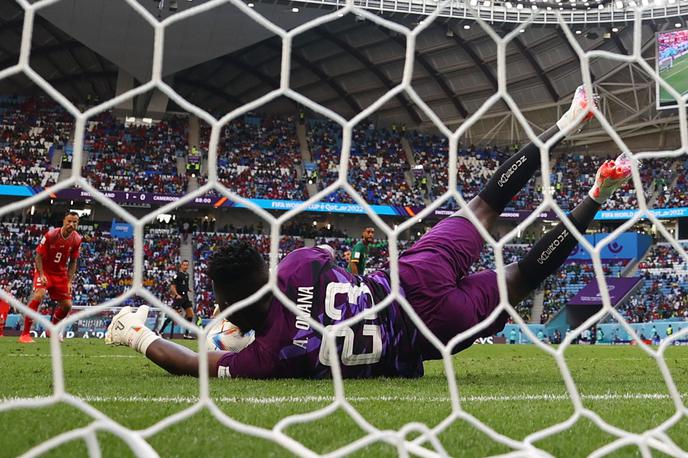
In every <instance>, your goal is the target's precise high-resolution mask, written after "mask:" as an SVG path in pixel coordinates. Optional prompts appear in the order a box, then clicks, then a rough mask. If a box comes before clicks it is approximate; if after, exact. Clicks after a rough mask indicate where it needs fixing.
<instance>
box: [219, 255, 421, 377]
mask: <svg viewBox="0 0 688 458" xmlns="http://www.w3.org/2000/svg"><path fill="white" fill-rule="evenodd" d="M277 277H278V286H279V289H280V290H281V291H282V292H283V293H284V294H285V295H286V296H287V297H289V298H290V299H291V300H292V301H293V302H294V303H295V304H296V305H297V306H298V308H299V310H300V311H301V313H302V316H295V315H294V314H293V313H292V312H291V311H290V310H288V309H287V308H286V307H284V306H283V305H282V303H281V302H280V301H279V300H277V299H276V298H275V299H273V300H272V304H271V305H270V309H269V312H268V317H267V319H266V322H265V325H264V326H263V328H262V329H260V330H259V331H257V332H256V339H255V341H254V342H253V343H251V344H250V345H249V346H248V347H246V348H245V349H243V350H242V351H241V352H239V353H227V354H226V355H224V356H223V357H222V358H221V359H220V361H219V362H218V376H219V377H248V378H284V377H307V378H324V377H329V376H330V375H331V370H330V366H331V362H330V350H328V349H327V348H326V345H323V341H322V338H321V337H322V336H321V335H320V334H319V333H318V332H316V331H315V330H313V329H312V328H311V326H310V325H309V324H308V322H307V321H306V320H305V319H304V318H303V316H305V315H308V316H310V317H311V318H312V319H313V320H315V321H317V322H319V323H321V324H322V325H324V326H330V325H333V324H336V323H339V322H341V321H344V320H346V319H348V318H351V317H353V316H357V315H359V314H360V313H365V311H366V310H368V309H370V308H371V307H373V305H375V304H376V303H379V302H380V301H382V300H383V299H384V298H386V297H387V296H388V295H389V294H390V290H391V287H390V284H389V279H388V277H387V275H386V274H385V273H384V272H375V273H373V274H372V275H368V276H355V275H352V274H351V273H349V272H347V271H346V270H344V269H342V268H340V267H337V265H336V264H335V263H334V261H333V259H332V256H331V253H330V252H329V251H328V250H327V249H325V248H319V247H316V248H301V249H298V250H295V251H293V252H292V253H290V254H289V255H288V256H287V257H285V258H284V259H283V260H282V262H281V263H280V264H279V266H278V275H277ZM364 316H365V319H363V320H361V321H359V322H358V323H356V324H354V325H352V326H351V327H345V328H342V329H341V330H339V332H338V333H337V337H336V338H335V341H336V346H337V350H336V354H337V356H338V358H339V362H340V367H341V371H342V375H343V376H344V377H345V378H356V377H377V376H389V377H420V376H422V375H423V360H422V357H421V354H420V351H419V350H417V349H416V348H415V347H416V346H417V345H415V343H416V342H415V340H416V338H417V335H418V331H417V330H416V328H415V326H414V325H413V324H412V323H411V322H410V320H409V319H408V317H407V316H406V314H405V313H404V312H403V311H402V309H401V307H400V306H399V304H397V303H396V302H391V303H390V304H389V305H388V306H387V307H385V308H384V309H383V310H382V311H380V312H378V313H377V314H371V313H368V314H367V315H364Z"/></svg>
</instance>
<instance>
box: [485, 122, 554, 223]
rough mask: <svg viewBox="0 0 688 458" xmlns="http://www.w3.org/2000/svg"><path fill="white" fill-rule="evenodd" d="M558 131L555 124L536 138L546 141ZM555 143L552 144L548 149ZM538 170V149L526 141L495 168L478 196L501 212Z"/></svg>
mask: <svg viewBox="0 0 688 458" xmlns="http://www.w3.org/2000/svg"><path fill="white" fill-rule="evenodd" d="M558 132H559V128H558V127H557V126H556V125H555V126H553V127H551V128H550V129H549V130H547V131H545V132H544V133H543V134H542V135H540V136H539V137H538V138H539V139H540V140H542V141H543V142H546V141H547V140H549V139H550V138H552V137H553V136H554V135H555V134H557V133H558ZM560 141H561V140H560ZM557 144H558V143H556V144H555V145H553V146H552V148H550V151H551V150H552V149H554V147H555V146H556V145H557ZM538 170H540V149H539V148H538V147H537V146H536V145H535V144H534V143H528V144H527V145H526V146H524V147H523V148H521V149H520V150H519V151H518V152H517V153H516V154H514V155H513V156H511V157H510V158H509V159H508V160H507V161H506V162H504V163H503V164H502V165H501V166H500V167H499V168H498V169H497V171H496V172H495V174H494V176H493V177H492V178H491V179H490V181H488V182H487V185H485V188H484V189H483V190H482V191H480V194H479V196H480V198H481V199H482V200H484V201H485V202H486V203H487V204H488V205H489V206H490V207H491V208H492V209H493V210H494V211H496V212H499V213H502V212H503V211H504V208H506V206H507V205H508V204H509V202H511V199H513V198H514V196H515V195H516V194H518V193H519V191H521V189H523V187H524V186H525V185H526V183H528V180H530V179H531V178H532V177H533V175H534V174H535V172H537V171H538Z"/></svg>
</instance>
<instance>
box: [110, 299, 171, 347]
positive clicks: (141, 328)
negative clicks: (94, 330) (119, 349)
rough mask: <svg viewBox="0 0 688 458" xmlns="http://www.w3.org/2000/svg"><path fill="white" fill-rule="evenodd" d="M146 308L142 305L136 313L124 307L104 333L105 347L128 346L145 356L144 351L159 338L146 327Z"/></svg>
mask: <svg viewBox="0 0 688 458" xmlns="http://www.w3.org/2000/svg"><path fill="white" fill-rule="evenodd" d="M147 317H148V306H147V305H142V306H141V307H139V308H138V309H137V310H136V312H133V311H132V309H131V307H124V308H123V309H122V310H120V312H119V313H118V314H117V315H115V317H114V318H113V319H112V323H110V326H108V328H107V332H105V343H106V344H107V345H128V346H130V347H131V348H133V349H134V350H136V351H138V352H139V353H143V354H144V355H145V354H146V350H147V349H148V347H149V346H150V344H152V343H153V342H155V341H156V340H158V339H160V336H156V335H155V333H153V331H151V330H150V329H148V328H147V327H146V318H147Z"/></svg>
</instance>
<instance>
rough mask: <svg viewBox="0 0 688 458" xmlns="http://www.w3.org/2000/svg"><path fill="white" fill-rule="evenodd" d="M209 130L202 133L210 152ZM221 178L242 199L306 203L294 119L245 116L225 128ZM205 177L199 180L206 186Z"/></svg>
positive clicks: (219, 150)
mask: <svg viewBox="0 0 688 458" xmlns="http://www.w3.org/2000/svg"><path fill="white" fill-rule="evenodd" d="M209 137H210V131H209V130H208V129H207V128H205V129H203V130H202V133H201V138H202V140H203V142H204V143H202V145H201V147H202V148H204V149H206V150H207V147H208V145H207V141H208V139H209ZM217 161H218V178H219V181H220V182H221V183H222V184H223V185H225V186H226V187H227V188H228V189H229V190H231V191H234V192H235V193H237V194H239V195H240V196H242V197H248V198H256V199H276V200H306V199H307V194H306V187H305V180H304V179H303V177H302V175H303V170H302V164H301V163H302V160H301V151H300V146H299V141H298V138H297V135H296V125H295V123H294V120H293V119H292V118H279V117H272V116H265V117H262V116H258V115H246V116H244V117H242V118H240V119H236V120H233V121H231V122H230V123H229V124H227V126H225V128H224V130H223V132H222V135H221V139H220V145H219V149H218V159H217ZM205 182H206V177H201V178H200V179H199V184H204V183H205Z"/></svg>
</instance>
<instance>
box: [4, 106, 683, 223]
mask: <svg viewBox="0 0 688 458" xmlns="http://www.w3.org/2000/svg"><path fill="white" fill-rule="evenodd" d="M305 125H306V137H307V143H308V147H309V149H310V152H311V155H312V159H313V164H310V163H309V164H308V165H309V167H307V168H308V169H309V170H312V173H310V174H309V175H308V176H307V177H306V172H305V170H304V167H303V166H304V164H303V163H302V153H301V145H300V144H299V139H298V135H297V128H296V121H295V119H294V118H293V117H287V116H282V117H280V116H267V115H260V114H247V115H244V116H242V117H240V118H238V119H236V120H233V121H231V122H230V123H228V124H227V125H226V126H225V127H224V129H223V131H222V133H221V136H220V143H219V147H218V148H219V149H218V177H219V179H220V181H221V182H222V183H223V184H224V185H226V186H227V187H228V188H229V189H230V190H232V191H234V192H236V193H238V194H239V195H241V196H243V197H249V198H265V199H277V200H306V199H307V198H308V192H307V189H306V182H307V181H311V182H312V183H314V184H316V185H317V189H319V190H322V189H324V188H325V187H327V186H328V185H330V184H331V183H333V182H334V181H335V180H336V179H337V177H338V176H339V169H340V167H339V164H340V157H341V146H342V145H341V142H342V130H341V127H340V126H339V125H338V124H336V123H334V122H332V121H329V120H319V119H309V120H307V122H306V123H305ZM73 129H74V121H73V119H72V117H71V116H70V115H69V114H68V113H67V112H66V111H65V110H64V109H63V108H62V107H60V106H59V105H58V104H57V103H56V102H54V101H53V100H52V99H50V98H47V97H31V98H24V97H2V98H0V149H1V150H2V153H3V154H2V156H1V157H0V172H1V173H0V183H2V184H25V185H30V186H49V185H51V184H53V183H55V182H56V181H57V177H58V174H59V169H57V168H54V167H52V166H51V159H52V158H51V154H52V152H54V151H55V147H59V148H62V147H63V146H65V145H67V143H68V142H70V140H71V136H72V135H73ZM188 129H189V123H188V119H186V118H182V117H169V118H167V119H164V120H162V121H155V122H151V123H143V122H136V123H133V124H130V123H128V122H125V121H122V120H120V119H117V118H115V117H114V116H113V114H112V113H111V112H105V113H102V114H100V115H98V116H96V117H95V118H93V119H91V120H90V121H89V122H88V124H87V128H86V132H85V142H84V150H85V152H86V159H87V160H86V163H85V165H84V170H83V174H84V176H85V177H86V178H87V179H88V180H89V181H90V182H91V184H92V185H94V186H95V187H96V188H98V189H100V190H103V191H131V192H156V193H165V194H184V193H185V192H186V191H187V188H188V178H187V173H185V171H184V170H178V163H177V159H178V158H179V157H187V158H188V157H189V154H191V155H192V156H194V157H195V158H197V160H196V162H194V169H193V170H194V171H195V172H194V174H198V172H199V170H200V162H201V160H200V157H201V152H202V153H203V155H205V154H206V153H207V146H208V145H207V141H208V138H209V133H210V132H209V130H208V128H207V127H204V128H202V129H201V142H202V143H201V145H200V146H201V149H200V150H194V149H193V148H192V149H191V150H190V149H189V145H188ZM403 137H406V139H407V140H408V142H409V144H410V145H411V148H412V151H413V155H414V161H415V163H416V167H415V168H414V169H413V173H409V172H411V167H410V164H409V162H408V160H407V157H406V153H405V151H404V148H403V146H402V139H403ZM514 149H516V147H511V148H510V149H508V150H507V149H500V148H497V147H488V146H472V145H471V146H466V145H460V146H459V151H458V170H457V189H458V191H459V192H461V194H462V195H463V197H464V198H465V199H470V198H472V197H473V196H475V195H476V194H477V193H478V192H479V191H480V190H481V188H482V187H483V186H484V185H485V183H486V182H487V181H488V180H489V179H490V178H491V177H492V175H493V174H494V171H495V170H496V169H497V167H498V166H499V165H500V164H501V163H503V161H504V160H506V159H507V158H508V157H509V156H510V155H511V154H513V150H514ZM192 150H193V151H192ZM192 153H193V154H192ZM614 156H615V154H611V153H610V154H609V155H608V156H604V157H603V156H600V155H596V156H590V155H582V154H578V153H563V154H561V153H558V152H557V153H555V154H554V155H553V159H552V172H551V178H552V187H553V192H554V198H555V200H556V202H557V203H558V204H559V205H560V206H561V207H562V208H563V209H564V210H571V208H572V207H573V206H574V205H576V204H577V203H578V202H579V201H581V200H582V199H583V197H584V195H585V192H587V190H588V188H589V187H590V186H591V185H592V182H593V180H594V177H595V172H596V170H597V168H598V167H599V165H600V164H601V163H602V161H603V160H605V159H611V158H613V157H614ZM448 163H449V157H448V142H447V139H446V138H445V137H443V136H440V135H432V134H423V133H418V132H406V131H405V129H403V130H400V129H397V128H396V127H392V128H389V129H385V128H377V127H376V126H375V125H374V124H373V123H366V122H364V123H361V124H359V125H358V126H356V127H355V128H354V130H353V132H352V145H351V154H350V158H349V169H348V174H347V180H348V182H349V183H350V184H351V185H352V187H353V188H354V189H355V190H356V191H357V192H358V193H360V194H361V196H362V197H363V198H364V200H365V201H366V202H368V203H370V204H382V205H397V206H424V205H425V204H426V203H427V202H428V200H434V199H436V198H438V197H439V196H441V195H442V194H444V193H445V192H446V190H447V186H448V181H449V176H448ZM687 168H688V160H686V159H683V160H677V161H676V162H674V163H672V161H671V160H669V159H657V160H645V161H643V162H642V164H641V166H640V174H641V180H642V182H643V184H644V188H645V191H646V192H647V193H648V195H647V196H646V197H647V198H648V199H650V198H651V197H653V195H656V196H657V198H656V202H654V205H653V206H654V207H656V208H661V207H676V206H683V205H685V203H686V201H687V200H688V199H687V197H688V174H686V172H685V171H686V169H687ZM205 180H206V178H205V177H204V176H199V183H200V184H203V183H204V182H205ZM542 193H543V188H542V185H541V184H540V180H539V179H538V178H537V177H536V178H535V179H533V180H531V181H530V182H529V183H528V184H527V185H526V187H525V189H524V190H523V191H522V192H520V193H519V194H518V195H517V196H516V197H514V199H513V200H512V201H511V203H510V204H509V205H508V207H507V209H509V210H528V211H532V210H534V209H535V208H536V207H537V206H538V204H540V202H541V201H542ZM324 200H325V201H328V202H343V203H352V202H353V199H352V198H351V196H349V195H348V194H347V193H345V192H344V191H342V190H338V191H336V192H333V193H331V194H330V195H329V196H327V197H326V198H325V199H324ZM637 205H638V203H637V198H636V196H635V189H634V188H633V185H632V183H628V184H627V185H625V186H624V187H623V188H622V189H621V191H620V192H618V193H617V194H616V195H615V197H614V198H613V199H610V200H609V202H608V203H607V204H606V207H607V208H609V209H629V208H637ZM443 208H452V209H454V208H457V205H456V203H455V202H453V200H450V201H448V202H447V203H446V204H445V205H444V206H443Z"/></svg>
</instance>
